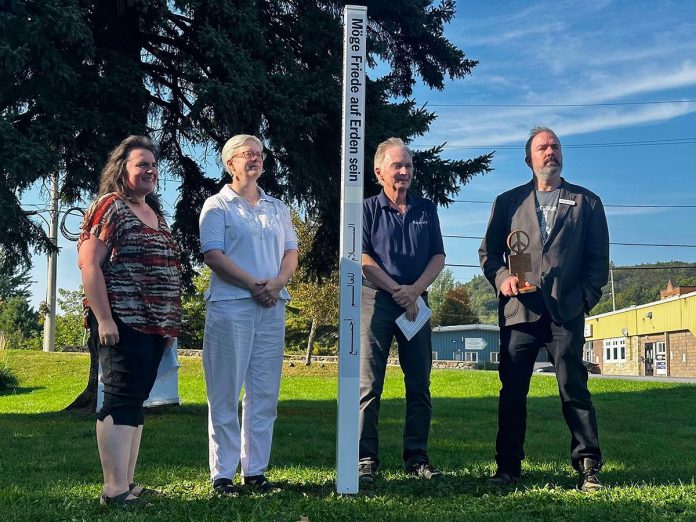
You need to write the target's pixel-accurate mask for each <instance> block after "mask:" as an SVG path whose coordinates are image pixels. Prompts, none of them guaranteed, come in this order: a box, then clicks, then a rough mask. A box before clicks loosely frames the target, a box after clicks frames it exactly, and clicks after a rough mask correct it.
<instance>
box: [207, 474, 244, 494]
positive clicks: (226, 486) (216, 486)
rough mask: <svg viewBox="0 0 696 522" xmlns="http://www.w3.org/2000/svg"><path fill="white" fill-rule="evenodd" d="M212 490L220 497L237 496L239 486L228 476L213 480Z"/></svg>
mask: <svg viewBox="0 0 696 522" xmlns="http://www.w3.org/2000/svg"><path fill="white" fill-rule="evenodd" d="M213 491H214V492H215V493H217V494H218V495H220V496H221V497H237V496H239V488H238V487H237V486H235V485H234V484H233V483H232V481H231V480H230V479H228V478H219V479H215V481H214V482H213Z"/></svg>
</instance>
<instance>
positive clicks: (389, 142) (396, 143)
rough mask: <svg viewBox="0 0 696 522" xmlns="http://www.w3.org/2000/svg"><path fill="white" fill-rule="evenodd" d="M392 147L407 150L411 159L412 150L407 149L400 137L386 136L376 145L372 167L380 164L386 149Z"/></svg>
mask: <svg viewBox="0 0 696 522" xmlns="http://www.w3.org/2000/svg"><path fill="white" fill-rule="evenodd" d="M392 147H401V148H403V149H404V150H405V151H406V152H408V155H409V156H411V159H413V152H411V149H409V148H408V147H407V146H406V144H405V143H404V140H402V139H401V138H388V139H386V140H384V141H383V142H382V143H380V144H379V145H377V150H376V151H375V160H374V168H377V167H379V166H380V165H381V164H382V162H383V161H384V156H385V154H386V153H387V150H389V149H390V148H392ZM376 175H377V173H376V172H375V176H376ZM377 181H378V182H379V183H380V184H381V182H380V180H379V178H377Z"/></svg>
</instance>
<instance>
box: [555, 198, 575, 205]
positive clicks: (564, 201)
mask: <svg viewBox="0 0 696 522" xmlns="http://www.w3.org/2000/svg"><path fill="white" fill-rule="evenodd" d="M558 202H559V203H560V204H561V205H570V206H571V207H574V206H575V201H573V200H572V199H563V198H560V199H559V200H558Z"/></svg>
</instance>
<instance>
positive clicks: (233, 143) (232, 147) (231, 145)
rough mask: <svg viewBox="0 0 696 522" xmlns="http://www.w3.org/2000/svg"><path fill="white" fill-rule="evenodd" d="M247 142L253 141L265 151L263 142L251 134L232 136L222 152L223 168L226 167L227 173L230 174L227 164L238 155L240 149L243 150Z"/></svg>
mask: <svg viewBox="0 0 696 522" xmlns="http://www.w3.org/2000/svg"><path fill="white" fill-rule="evenodd" d="M247 141H253V142H254V143H256V144H257V145H258V146H259V147H261V150H263V143H261V140H260V139H258V138H257V137H256V136H252V135H251V134H237V135H236V136H232V137H231V138H230V139H229V140H227V143H225V146H224V147H222V152H221V153H220V159H222V166H223V167H225V170H226V171H227V172H229V170H228V168H227V162H228V161H229V160H230V158H231V157H232V156H234V155H235V154H236V153H237V150H238V149H241V148H242V147H243V146H244V144H245V143H246V142H247Z"/></svg>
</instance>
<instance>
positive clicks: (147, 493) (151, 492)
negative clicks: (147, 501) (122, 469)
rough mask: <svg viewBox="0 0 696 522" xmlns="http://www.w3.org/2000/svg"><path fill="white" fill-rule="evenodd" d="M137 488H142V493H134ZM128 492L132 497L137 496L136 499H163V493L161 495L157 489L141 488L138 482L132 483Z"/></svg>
mask: <svg viewBox="0 0 696 522" xmlns="http://www.w3.org/2000/svg"><path fill="white" fill-rule="evenodd" d="M136 488H140V491H139V492H138V493H136V492H135V491H133V490H134V489H136ZM128 491H129V492H130V494H131V495H135V496H136V497H161V496H162V493H160V492H159V491H157V490H156V489H152V488H146V487H145V486H141V485H140V484H138V483H137V482H131V483H130V484H128Z"/></svg>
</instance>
